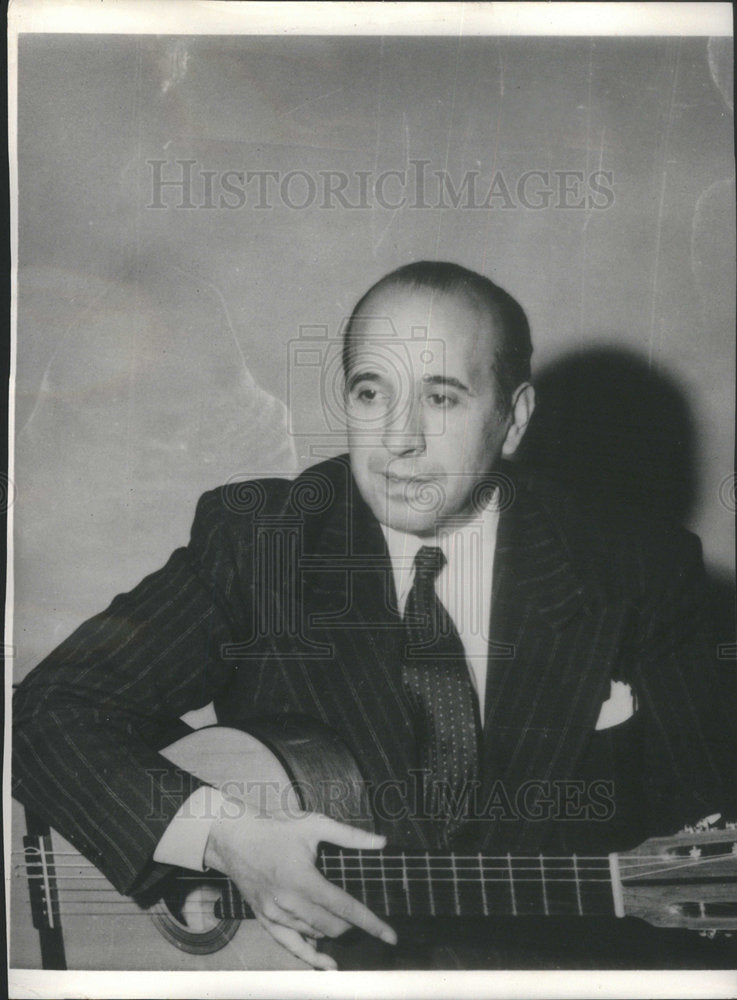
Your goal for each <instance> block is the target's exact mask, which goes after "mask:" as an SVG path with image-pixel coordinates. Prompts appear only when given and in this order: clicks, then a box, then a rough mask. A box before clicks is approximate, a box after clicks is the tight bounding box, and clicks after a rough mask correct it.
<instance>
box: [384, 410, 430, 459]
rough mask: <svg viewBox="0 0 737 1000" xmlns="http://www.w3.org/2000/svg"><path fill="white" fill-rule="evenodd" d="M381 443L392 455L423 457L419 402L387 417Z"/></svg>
mask: <svg viewBox="0 0 737 1000" xmlns="http://www.w3.org/2000/svg"><path fill="white" fill-rule="evenodd" d="M381 441H382V444H383V445H384V447H385V448H386V450H387V451H389V452H391V454H392V455H421V454H422V453H423V452H424V451H425V433H424V429H423V426H422V412H421V407H420V406H419V404H418V403H417V402H412V403H410V404H408V405H405V406H404V407H402V408H401V412H396V413H394V414H391V413H390V414H388V415H387V421H386V424H385V426H384V432H383V434H382V438H381Z"/></svg>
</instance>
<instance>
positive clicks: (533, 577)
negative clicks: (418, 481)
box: [482, 482, 624, 848]
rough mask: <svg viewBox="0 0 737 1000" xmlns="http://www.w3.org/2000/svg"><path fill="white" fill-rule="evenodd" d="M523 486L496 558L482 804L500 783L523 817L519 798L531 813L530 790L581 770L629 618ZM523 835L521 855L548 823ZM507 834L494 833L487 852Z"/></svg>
mask: <svg viewBox="0 0 737 1000" xmlns="http://www.w3.org/2000/svg"><path fill="white" fill-rule="evenodd" d="M515 487H516V488H515V492H514V501H513V503H512V505H511V506H510V507H509V508H508V509H507V510H506V511H504V512H502V514H501V517H500V522H499V530H498V535H497V546H496V553H495V558H494V580H493V589H492V611H491V626H490V637H491V645H490V651H489V661H488V673H487V685H486V691H487V694H486V704H485V725H484V738H483V748H482V776H483V786H484V787H483V794H484V795H485V798H484V801H486V798H487V797H488V795H489V793H490V792H491V791H492V790H493V789H494V787H495V782H498V781H501V782H502V783H503V786H504V787H503V789H501V790H500V789H499V786H498V785H496V789H497V791H500V792H501V794H503V795H504V801H505V802H506V801H509V802H511V803H512V806H513V808H514V810H515V812H518V811H519V810H518V809H517V808H516V805H515V803H518V801H519V800H518V796H520V795H522V794H526V795H527V799H526V800H525V808H527V806H529V805H530V803H531V802H532V801H533V799H534V794H535V793H534V790H530V791H529V792H525V789H526V788H528V786H529V783H530V782H537V783H546V782H547V783H549V782H551V781H554V780H565V779H566V778H567V777H569V776H570V775H571V773H572V771H573V770H574V768H575V764H576V761H577V759H578V757H579V755H580V753H581V750H582V748H583V746H584V743H585V741H586V740H587V738H588V737H589V735H590V733H591V732H592V730H593V729H594V726H595V723H596V718H597V714H598V711H599V708H600V706H601V703H602V701H603V700H604V698H605V697H606V696H607V692H608V682H609V677H610V675H611V669H612V666H613V658H614V656H615V652H616V649H617V647H618V643H619V636H620V633H621V627H620V626H621V624H622V619H623V616H624V610H623V609H622V608H620V607H608V606H607V604H606V602H605V601H604V600H603V597H602V595H601V593H600V592H599V588H598V587H596V586H595V585H594V584H593V583H591V582H590V581H588V580H584V579H583V578H582V577H581V575H580V574H579V573H578V572H577V570H576V568H575V567H574V565H573V564H572V562H571V559H570V556H569V553H568V551H567V550H566V547H565V544H564V542H563V540H562V539H561V537H560V536H559V535H558V533H557V531H556V529H555V527H554V525H553V522H552V520H551V517H550V513H549V512H548V511H547V510H546V509H545V507H544V503H543V501H542V499H541V498H538V497H536V496H535V494H534V493H532V492H530V491H529V490H528V489H527V488H526V487H525V485H524V484H522V483H519V482H516V483H515ZM541 794H544V792H543V793H541ZM505 825H506V826H507V829H506V831H505V833H506V835H507V836H508V835H509V827H508V824H505ZM517 826H518V828H519V832H520V835H521V840H520V845H519V846H526V847H528V848H530V847H533V846H534V843H533V842H534V840H535V837H536V834H537V833H538V831H540V829H541V824H535V823H522V824H517ZM499 828H500V824H498V823H496V824H495V823H491V824H489V836H488V838H487V843H489V842H490V843H493V841H494V839H495V837H496V835H497V834H498V833H499V832H500V829H499Z"/></svg>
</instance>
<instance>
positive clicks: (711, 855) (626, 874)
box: [617, 814, 737, 932]
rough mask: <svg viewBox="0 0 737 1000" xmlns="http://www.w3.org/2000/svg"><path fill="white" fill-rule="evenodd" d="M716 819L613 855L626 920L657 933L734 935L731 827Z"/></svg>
mask: <svg viewBox="0 0 737 1000" xmlns="http://www.w3.org/2000/svg"><path fill="white" fill-rule="evenodd" d="M719 819H720V816H719V814H715V815H714V816H709V817H707V818H706V819H704V820H702V821H700V822H699V823H697V824H696V825H695V826H692V827H691V826H687V827H685V828H684V829H683V830H681V831H680V832H679V833H676V834H674V835H673V836H671V837H651V838H650V839H648V840H646V841H645V842H644V843H642V844H640V845H639V847H636V848H635V849H634V850H631V851H622V852H620V853H619V854H618V856H617V858H618V868H619V879H620V887H621V899H622V904H623V908H624V912H625V914H626V915H627V916H635V917H641V918H642V919H643V920H646V921H647V922H648V923H650V924H654V925H655V926H657V927H686V928H689V929H691V930H699V931H709V932H710V931H731V930H737V823H724V824H721V826H720V827H717V826H716V823H717V821H718V820H719Z"/></svg>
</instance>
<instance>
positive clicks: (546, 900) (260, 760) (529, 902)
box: [10, 716, 737, 971]
mask: <svg viewBox="0 0 737 1000" xmlns="http://www.w3.org/2000/svg"><path fill="white" fill-rule="evenodd" d="M162 753H163V756H165V757H167V758H168V759H169V760H171V761H172V762H173V763H175V764H176V765H177V766H179V767H181V768H182V769H184V770H186V771H189V772H191V773H193V774H195V775H197V777H199V778H200V779H201V780H203V781H204V782H205V783H206V784H210V785H213V786H215V787H217V788H219V789H220V790H221V792H222V793H223V795H224V796H225V797H226V799H228V801H229V805H230V806H232V807H233V808H234V809H237V808H238V805H239V803H241V802H247V803H248V804H249V806H251V807H252V808H255V809H256V810H263V811H264V813H269V812H272V811H274V810H281V811H287V812H294V811H297V810H301V809H305V810H308V811H319V812H324V813H326V814H327V815H330V816H332V817H333V818H334V819H337V820H340V821H342V822H346V823H351V824H352V825H354V826H362V827H364V828H366V829H371V827H372V820H371V817H370V812H369V803H368V799H367V796H366V790H365V788H364V785H363V782H362V780H361V775H360V773H359V769H358V766H357V765H356V763H355V761H354V760H353V758H352V756H351V754H350V753H349V752H348V750H347V749H346V747H345V746H344V745H343V744H342V743H341V741H340V740H339V739H338V737H337V736H336V735H335V734H334V733H332V731H331V730H329V729H327V728H326V727H324V726H322V725H320V724H318V723H316V722H315V721H313V720H310V719H308V718H306V717H299V716H288V717H280V718H279V719H277V720H274V721H272V722H270V723H269V722H264V721H263V720H261V721H259V722H257V723H255V724H254V726H253V727H252V728H251V729H250V731H249V732H248V733H246V732H242V731H240V730H236V729H228V728H223V727H218V726H211V727H207V728H203V729H199V730H196V731H194V732H192V733H191V734H189V735H187V736H186V737H184V738H183V739H181V740H179V741H178V742H176V743H174V744H172V745H171V746H169V747H167V748H166V750H164V751H163V752H162ZM17 817H18V810H15V817H14V822H16V830H15V833H14V839H15V838H16V837H19V836H20V835H21V832H20V830H19V829H18V828H17V827H18V825H19V824H18V823H17ZM710 819H712V818H710ZM23 841H24V850H23V851H22V852H15V854H16V857H17V856H18V855H20V859H19V860H17V861H16V863H15V864H14V866H13V867H14V873H15V875H16V876H20V877H16V878H14V879H13V885H12V890H11V894H12V895H11V906H12V912H13V919H12V921H11V952H10V960H11V965H12V966H13V967H16V968H39V967H43V968H64V967H66V968H70V969H111V970H115V969H132V970H135V969H139V970H152V971H153V970H165V969H172V968H176V969H181V970H190V969H191V970H213V971H215V970H238V969H254V970H277V969H279V970H281V969H303V968H307V966H305V965H304V963H302V962H300V961H299V960H298V959H295V958H294V957H293V956H292V955H290V954H289V953H288V952H287V951H286V950H285V949H283V948H282V947H281V946H279V945H278V944H276V942H275V941H274V940H273V939H272V938H271V937H270V935H268V934H267V933H266V932H265V931H263V930H262V928H261V927H260V925H259V924H258V923H257V921H255V920H253V919H247V918H248V917H249V916H250V911H249V910H248V908H247V906H246V905H245V903H244V902H243V900H242V899H241V898H240V896H239V895H238V893H237V892H236V891H235V889H234V887H233V886H232V884H231V883H230V882H229V881H228V880H227V879H225V878H223V877H222V876H211V875H210V873H207V875H205V874H199V873H193V872H184V871H182V873H181V875H180V876H179V877H178V878H172V879H167V880H166V881H165V882H164V883H162V885H163V886H164V888H163V890H162V898H160V899H158V900H156V901H155V902H153V903H152V904H151V905H148V906H141V905H139V904H138V903H136V902H135V901H133V900H131V899H128V898H125V897H122V896H120V895H119V894H118V893H117V892H116V891H115V889H114V888H113V887H112V886H111V885H110V883H109V882H107V880H106V879H105V878H104V877H103V876H102V875H101V874H100V873H99V872H98V870H97V869H96V868H95V867H94V866H93V865H92V864H91V863H90V862H88V861H87V860H86V859H84V858H83V857H82V856H81V855H80V854H79V853H78V852H76V851H75V850H74V849H73V848H72V847H71V846H70V845H69V844H68V843H67V842H66V841H64V840H63V838H61V837H59V836H58V834H56V832H52V831H49V830H48V829H47V828H43V827H39V826H38V825H37V821H36V820H35V819H34V818H33V817H28V823H27V835H26V836H25V837H24V838H23ZM14 860H16V858H14ZM318 866H319V867H320V870H321V871H322V872H323V874H324V875H325V876H326V877H327V878H329V879H330V880H331V881H334V882H336V883H337V884H339V885H341V886H342V888H344V889H345V890H346V891H347V892H350V893H351V894H353V895H355V896H356V897H357V898H360V899H362V900H363V902H364V903H366V905H368V906H369V907H370V908H372V909H374V910H375V911H376V912H378V913H382V914H384V915H386V916H387V917H388V919H389V921H390V922H391V921H392V918H395V919H396V918H402V919H405V920H406V919H407V918H411V919H413V920H414V919H417V918H422V917H427V916H439V915H442V916H455V917H460V916H476V917H479V916H496V915H503V914H506V915H508V916H512V917H514V916H523V917H524V916H533V915H544V916H597V915H598V916H601V915H604V916H607V915H608V916H610V917H611V916H614V915H616V916H624V915H625V914H626V915H628V916H629V915H635V916H640V917H642V918H643V919H644V920H646V921H647V922H648V923H650V924H653V925H656V926H664V927H676V928H690V929H693V930H704V929H706V930H709V931H711V930H722V931H731V930H734V929H737V830H735V824H728V825H727V829H726V830H724V831H719V830H715V829H711V828H710V822H709V821H705V825H704V824H702V825H700V826H699V828H697V829H695V830H687V831H685V832H683V833H681V834H677V835H675V836H674V837H662V838H653V839H651V840H648V841H646V842H645V843H644V844H642V845H640V847H638V848H637V849H635V850H634V851H628V852H624V853H620V854H616V855H609V856H608V857H604V858H593V857H592V858H577V857H576V856H572V857H571V858H568V859H566V858H544V857H543V856H542V855H540V856H538V857H534V858H524V857H511V856H509V855H507V856H502V857H486V856H481V855H480V854H479V855H461V854H448V855H433V856H429V855H427V854H426V853H424V852H407V851H402V852H398V853H396V852H392V851H391V849H390V848H387V849H386V850H385V851H375V852H350V851H341V850H339V849H337V848H330V847H328V846H326V847H325V849H324V850H323V851H322V852H321V854H320V857H319V858H318ZM29 898H30V903H31V905H30V908H29V906H28V900H29ZM29 909H30V912H29ZM29 917H31V918H32V921H31V919H29ZM37 942H40V949H39V947H38V946H37Z"/></svg>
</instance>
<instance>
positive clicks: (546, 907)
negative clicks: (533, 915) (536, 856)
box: [540, 854, 550, 917]
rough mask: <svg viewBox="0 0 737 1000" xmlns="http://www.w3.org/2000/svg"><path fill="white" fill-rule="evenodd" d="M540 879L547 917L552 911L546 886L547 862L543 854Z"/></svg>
mask: <svg viewBox="0 0 737 1000" xmlns="http://www.w3.org/2000/svg"><path fill="white" fill-rule="evenodd" d="M540 879H541V882H542V892H543V909H544V910H545V916H546V917H547V916H548V915H549V913H550V910H549V909H548V893H547V889H546V888H545V864H544V862H543V856H542V854H541V855H540Z"/></svg>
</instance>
